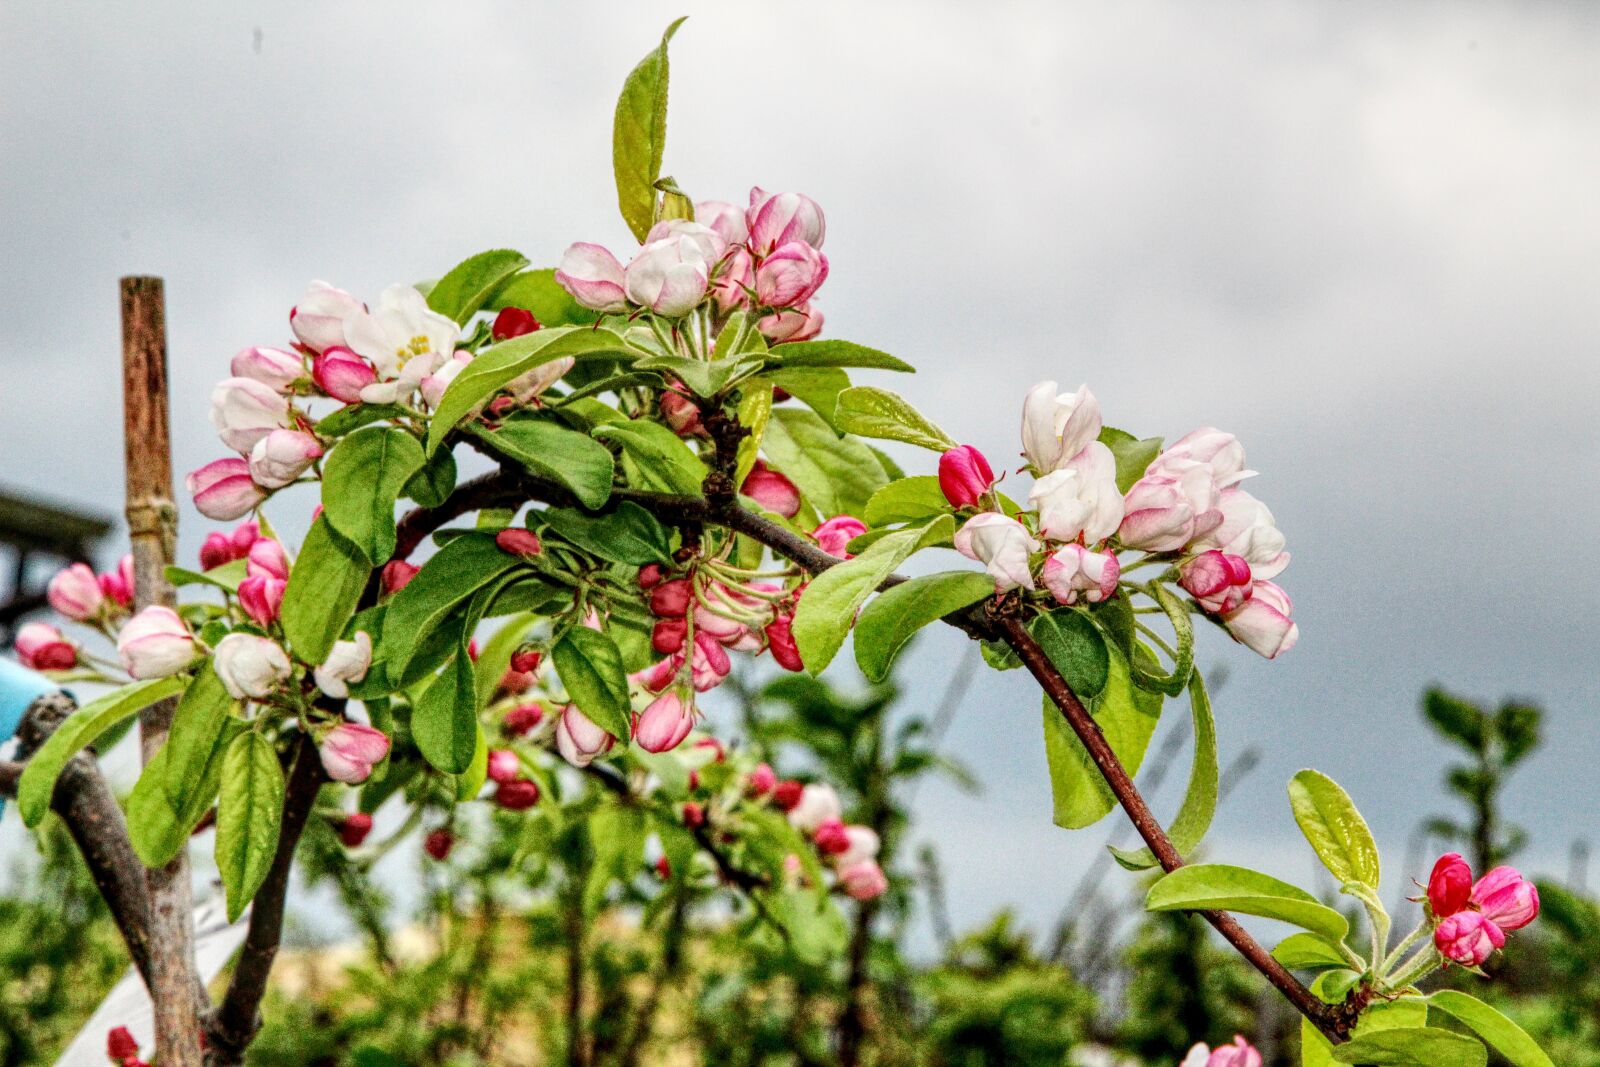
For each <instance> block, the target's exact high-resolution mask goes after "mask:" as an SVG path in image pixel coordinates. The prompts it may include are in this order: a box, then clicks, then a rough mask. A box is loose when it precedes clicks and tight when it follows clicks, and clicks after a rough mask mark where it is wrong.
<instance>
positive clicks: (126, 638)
mask: <svg viewBox="0 0 1600 1067" xmlns="http://www.w3.org/2000/svg"><path fill="white" fill-rule="evenodd" d="M201 654H202V649H201V647H200V643H199V642H198V641H196V640H195V639H194V635H193V634H191V633H190V632H189V627H188V626H186V625H184V621H183V620H182V619H181V618H179V617H178V613H177V612H176V611H173V610H172V609H171V608H168V607H163V606H161V605H159V604H155V605H151V606H150V607H148V608H145V609H144V610H143V611H141V612H139V614H137V615H135V616H134V617H133V618H131V619H129V620H128V623H127V625H125V626H123V628H122V631H121V632H120V633H118V634H117V656H118V658H119V659H121V660H122V667H123V669H124V670H126V671H127V672H128V674H130V675H131V676H132V677H134V678H136V679H139V680H141V681H142V680H143V679H146V678H165V677H167V676H168V675H172V674H177V673H178V672H179V671H181V670H183V669H184V668H185V667H187V666H189V664H191V663H193V662H194V661H195V660H196V659H198V658H200V656H201Z"/></svg>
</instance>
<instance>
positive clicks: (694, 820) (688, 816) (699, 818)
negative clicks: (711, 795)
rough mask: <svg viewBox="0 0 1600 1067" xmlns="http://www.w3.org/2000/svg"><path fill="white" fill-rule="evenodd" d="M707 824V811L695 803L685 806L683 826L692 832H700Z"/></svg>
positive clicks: (690, 802)
mask: <svg viewBox="0 0 1600 1067" xmlns="http://www.w3.org/2000/svg"><path fill="white" fill-rule="evenodd" d="M705 824H706V809H705V808H704V807H702V806H701V805H699V804H696V803H695V802H694V801H692V800H691V801H688V802H686V803H685V804H684V805H683V825H685V826H687V827H688V828H689V829H691V830H698V829H700V827H702V826H704V825H705Z"/></svg>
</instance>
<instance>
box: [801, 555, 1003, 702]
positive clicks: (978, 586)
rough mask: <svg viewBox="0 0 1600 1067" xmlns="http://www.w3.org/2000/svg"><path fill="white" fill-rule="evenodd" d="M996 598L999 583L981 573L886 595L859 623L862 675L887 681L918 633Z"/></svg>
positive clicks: (914, 583) (948, 576)
mask: <svg viewBox="0 0 1600 1067" xmlns="http://www.w3.org/2000/svg"><path fill="white" fill-rule="evenodd" d="M993 592H994V580H993V579H992V578H990V577H989V576H988V575H987V574H981V573H979V572H978V571H944V572H942V573H940V574H929V575H925V576H923V577H921V578H913V579H911V580H910V581H909V582H903V583H901V584H900V585H897V586H895V587H894V588H892V589H886V590H884V591H883V592H882V593H880V594H879V595H878V596H877V597H875V598H874V599H873V600H872V602H871V603H869V604H868V605H867V606H866V607H865V608H864V609H862V612H861V617H860V618H859V619H857V620H856V637H855V648H856V663H857V664H859V665H860V667H861V673H862V674H865V675H866V676H867V678H868V679H869V680H870V681H874V682H881V681H883V680H884V679H885V678H887V677H888V676H889V668H890V667H891V666H893V665H894V659H895V657H896V656H897V655H899V653H900V649H901V648H902V647H904V645H905V643H906V642H907V641H909V640H911V638H912V636H913V635H915V634H916V632H917V631H918V630H920V629H922V628H923V627H924V626H926V625H928V624H929V623H931V622H933V621H935V620H936V619H940V618H942V617H944V616H945V615H948V614H950V613H951V612H952V611H960V610H961V609H962V608H964V607H966V606H968V605H969V604H976V603H977V602H978V601H980V600H982V599H983V598H984V597H986V596H988V595H990V594H991V593H993ZM802 599H803V598H802Z"/></svg>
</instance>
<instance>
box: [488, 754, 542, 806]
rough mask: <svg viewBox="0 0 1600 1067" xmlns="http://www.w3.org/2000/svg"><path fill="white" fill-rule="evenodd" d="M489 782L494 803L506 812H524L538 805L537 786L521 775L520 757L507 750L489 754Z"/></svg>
mask: <svg viewBox="0 0 1600 1067" xmlns="http://www.w3.org/2000/svg"><path fill="white" fill-rule="evenodd" d="M489 781H491V782H493V783H494V784H495V791H494V802H495V803H496V804H498V805H500V806H501V807H502V808H504V809H506V810H507V811H526V810H528V809H529V808H531V807H533V806H534V805H535V804H537V803H539V786H538V784H537V783H536V782H534V781H533V780H532V779H531V778H529V777H528V776H527V775H525V774H523V773H522V757H520V756H518V755H517V754H516V753H515V752H514V751H512V750H511V749H509V748H497V749H493V750H491V751H490V752H489Z"/></svg>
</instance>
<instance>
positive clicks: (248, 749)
mask: <svg viewBox="0 0 1600 1067" xmlns="http://www.w3.org/2000/svg"><path fill="white" fill-rule="evenodd" d="M282 818H283V768H282V766H280V765H279V763H278V753H277V751H276V750H275V749H274V748H273V747H272V742H270V741H268V740H267V739H266V738H265V737H262V736H261V735H260V734H258V733H256V732H255V731H253V730H250V731H246V732H245V733H242V734H240V735H239V736H238V737H236V738H235V739H234V741H233V743H232V744H231V745H229V746H228V752H227V755H226V756H225V757H224V758H223V761H222V783H221V793H220V795H219V797H218V800H217V871H218V873H220V874H221V875H222V886H223V888H224V889H225V890H226V891H227V896H228V921H229V922H235V921H237V920H238V918H239V916H240V915H241V914H243V913H244V909H245V905H247V904H249V903H250V901H251V900H253V899H255V895H256V890H258V889H260V888H261V883H262V882H264V881H266V878H267V872H268V871H269V870H271V869H272V858H273V856H274V855H275V854H276V853H277V851H278V830H279V825H280V823H281V821H282Z"/></svg>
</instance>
